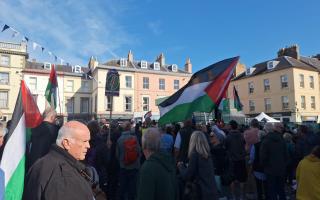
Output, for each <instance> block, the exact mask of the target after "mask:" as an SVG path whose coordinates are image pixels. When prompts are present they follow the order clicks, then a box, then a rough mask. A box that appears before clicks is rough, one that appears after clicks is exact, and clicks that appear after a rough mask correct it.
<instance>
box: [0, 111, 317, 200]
mask: <svg viewBox="0 0 320 200" xmlns="http://www.w3.org/2000/svg"><path fill="white" fill-rule="evenodd" d="M43 116H44V121H43V122H42V123H41V124H40V126H39V127H37V128H34V129H33V130H32V137H31V141H30V143H29V144H28V146H27V151H28V152H27V155H26V171H27V174H26V178H25V189H24V197H23V198H24V199H27V200H50V199H80V200H81V199H84V200H85V199H97V200H99V199H108V200H135V199H137V200H164V199H166V200H196V199H197V200H214V199H259V200H260V199H267V200H273V199H281V200H282V199H283V200H285V199H288V198H291V197H292V198H296V199H302V200H309V199H310V200H316V199H320V135H319V133H316V132H314V131H313V130H311V129H310V128H309V127H308V126H305V125H301V126H299V127H298V129H297V130H295V131H291V130H289V129H286V128H285V127H284V126H283V124H282V123H266V124H264V125H263V127H262V126H261V124H260V123H259V122H258V121H257V120H252V121H251V123H250V126H249V127H245V126H241V127H240V126H239V125H238V123H237V122H236V121H233V120H232V121H230V122H229V123H228V124H223V123H211V124H202V123H200V124H196V123H194V122H193V121H192V120H186V121H184V122H183V123H174V124H167V125H165V126H158V125H157V123H156V122H155V121H152V120H151V119H150V118H146V119H145V120H144V122H143V123H142V122H139V123H137V124H133V123H132V122H131V121H125V122H123V123H122V124H119V123H118V122H117V121H116V120H113V121H111V122H110V123H109V124H107V123H106V120H100V121H97V120H92V121H89V122H88V123H86V122H81V121H69V122H66V123H65V124H63V125H61V126H57V125H56V123H55V122H56V120H55V119H56V116H57V113H56V112H55V111H54V110H51V109H48V110H46V111H45V113H44V115H43ZM5 132H6V131H5V128H4V126H2V125H1V126H0V146H1V145H2V143H3V142H2V139H3V136H4V133H5ZM5 142H6V141H5V139H4V144H5Z"/></svg>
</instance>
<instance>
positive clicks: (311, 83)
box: [309, 76, 314, 89]
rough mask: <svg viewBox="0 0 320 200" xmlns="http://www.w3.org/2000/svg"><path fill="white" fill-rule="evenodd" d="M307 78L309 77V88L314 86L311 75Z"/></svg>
mask: <svg viewBox="0 0 320 200" xmlns="http://www.w3.org/2000/svg"><path fill="white" fill-rule="evenodd" d="M309 79H310V88H312V89H313V88H314V79H313V76H309Z"/></svg>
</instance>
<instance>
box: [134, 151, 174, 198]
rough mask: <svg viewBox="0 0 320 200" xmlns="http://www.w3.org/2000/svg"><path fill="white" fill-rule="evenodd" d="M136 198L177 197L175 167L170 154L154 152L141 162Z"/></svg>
mask: <svg viewBox="0 0 320 200" xmlns="http://www.w3.org/2000/svg"><path fill="white" fill-rule="evenodd" d="M137 199H138V200H164V199H165V200H176V199H178V185H177V180H176V168H175V162H174V159H173V157H172V156H171V155H169V154H166V153H160V152H159V153H154V154H152V155H151V156H150V158H149V159H148V160H146V161H145V162H144V163H143V165H142V167H141V169H140V176H139V181H138V198H137Z"/></svg>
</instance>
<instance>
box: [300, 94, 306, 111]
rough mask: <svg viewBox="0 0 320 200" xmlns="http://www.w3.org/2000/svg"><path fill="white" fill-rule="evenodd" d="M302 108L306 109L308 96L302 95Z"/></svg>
mask: <svg viewBox="0 0 320 200" xmlns="http://www.w3.org/2000/svg"><path fill="white" fill-rule="evenodd" d="M301 108H302V109H306V97H305V96H301Z"/></svg>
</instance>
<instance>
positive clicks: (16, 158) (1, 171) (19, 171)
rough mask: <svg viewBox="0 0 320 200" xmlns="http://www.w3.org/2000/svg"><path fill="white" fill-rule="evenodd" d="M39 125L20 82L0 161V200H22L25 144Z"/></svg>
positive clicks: (28, 93)
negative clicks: (32, 130)
mask: <svg viewBox="0 0 320 200" xmlns="http://www.w3.org/2000/svg"><path fill="white" fill-rule="evenodd" d="M41 122H42V116H41V114H40V112H39V110H38V106H37V104H36V103H35V102H34V100H33V98H32V95H31V93H30V91H29V89H28V88H27V86H26V84H25V82H24V81H23V80H22V81H21V86H20V91H19V95H18V98H17V101H16V106H15V108H14V112H13V116H12V122H11V127H10V130H9V132H8V133H7V134H8V138H7V140H6V142H5V144H4V145H5V146H4V150H3V154H2V159H1V161H0V199H22V194H23V187H24V177H25V159H26V155H25V154H26V144H27V142H28V141H29V140H30V136H31V128H34V127H37V126H38V125H39V124H40V123H41Z"/></svg>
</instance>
